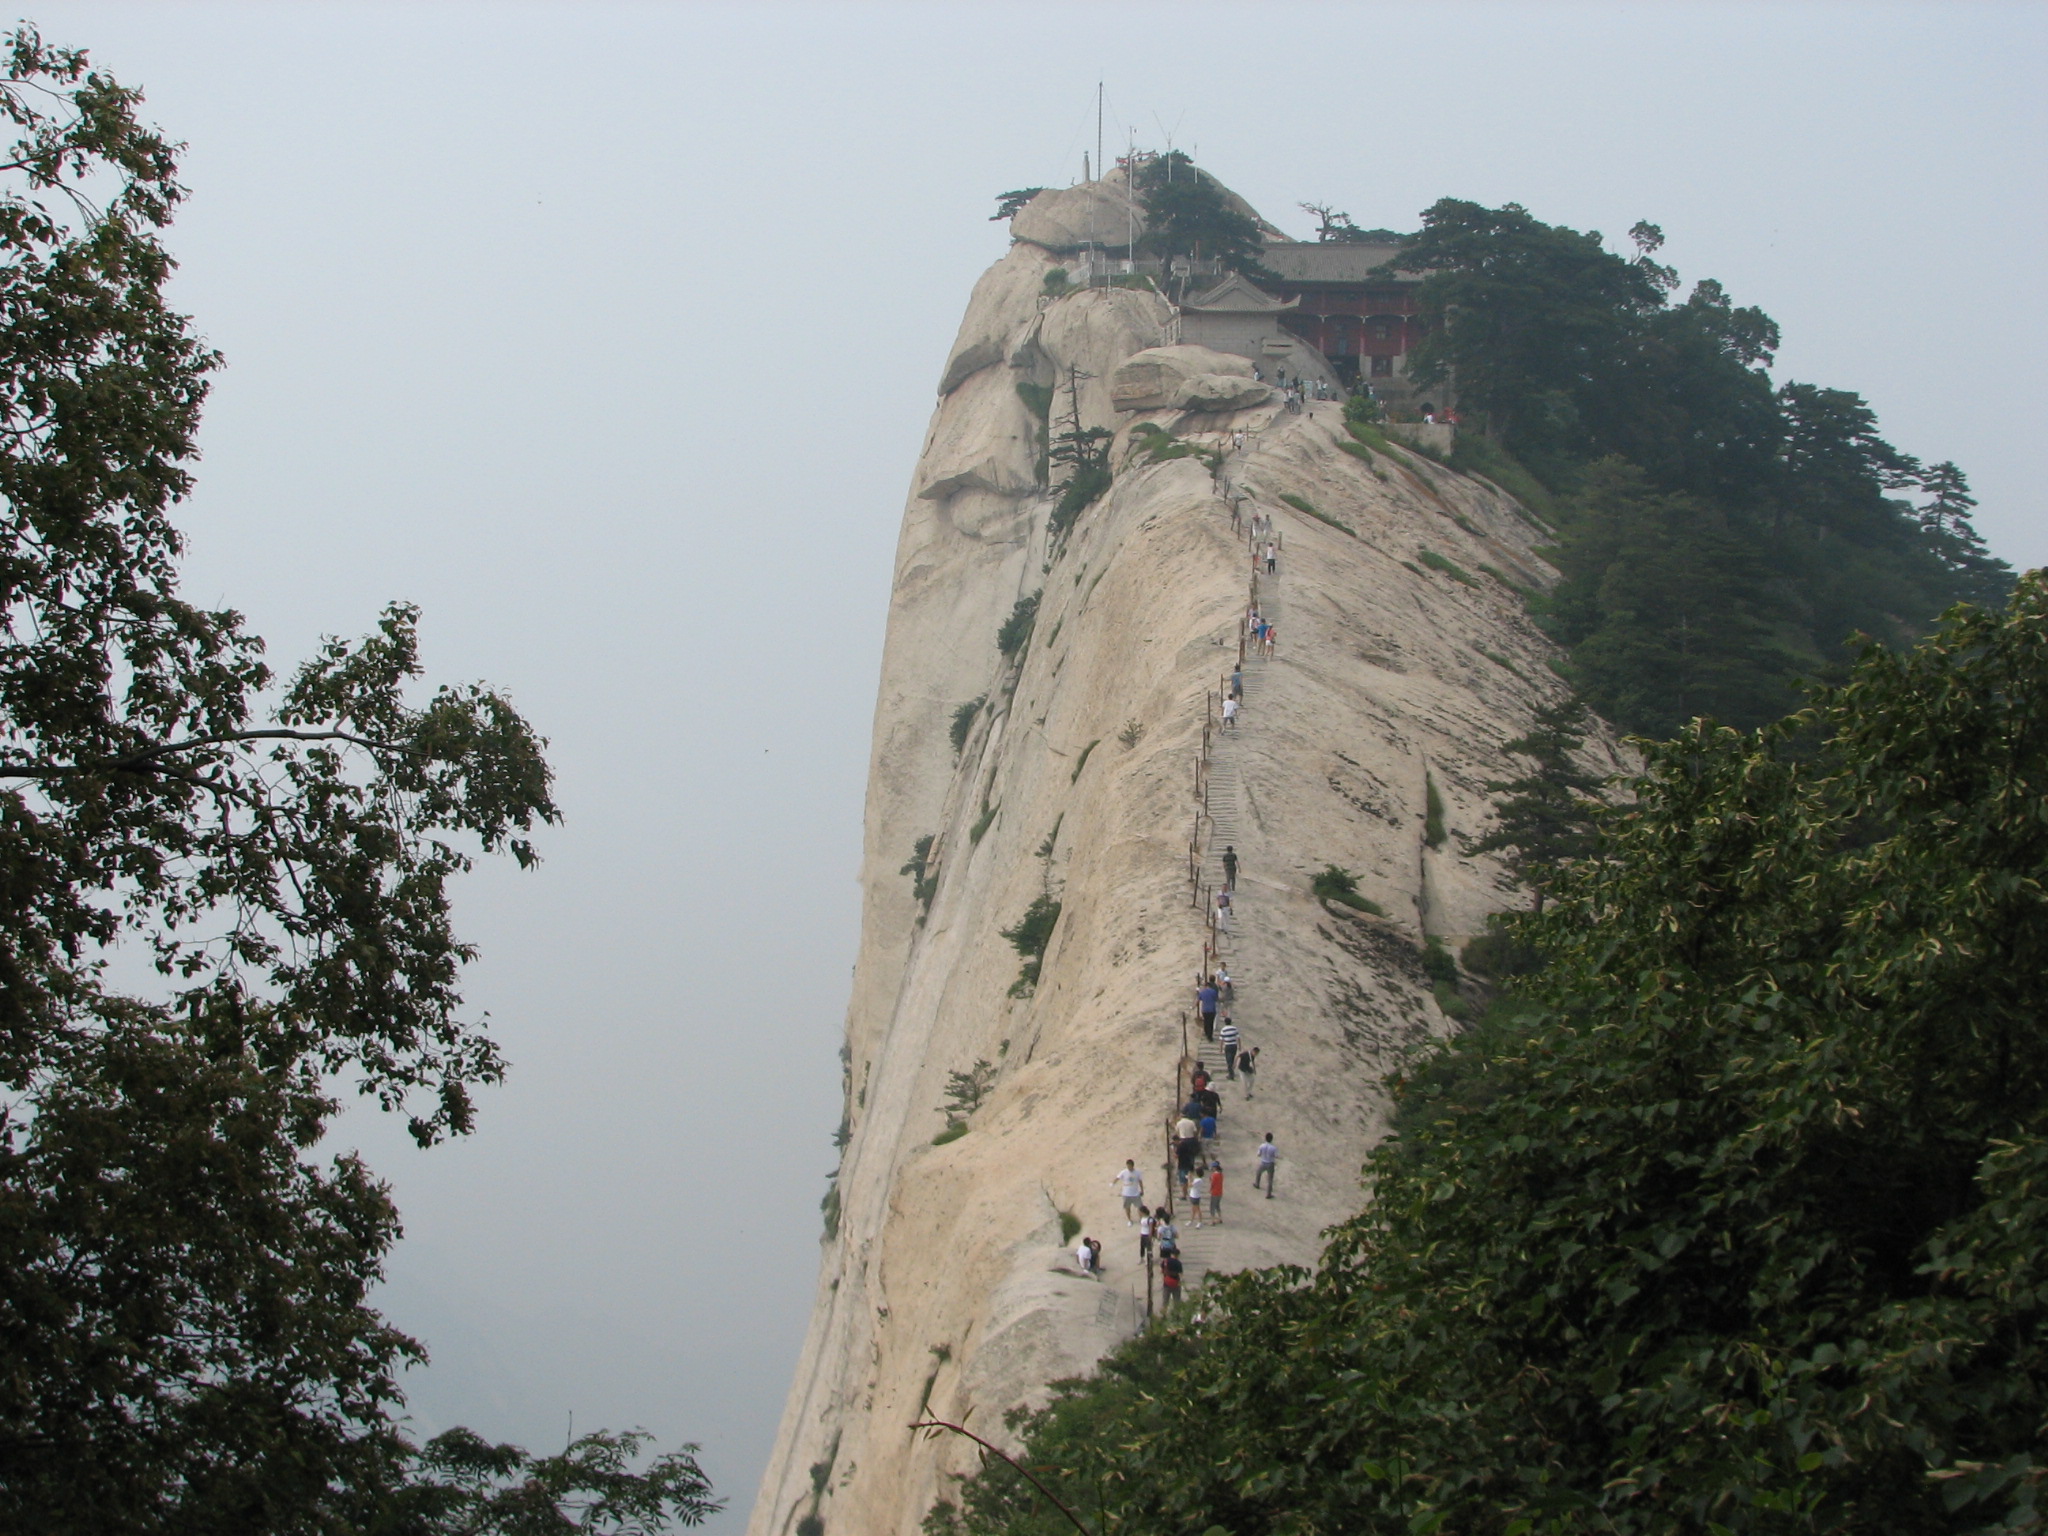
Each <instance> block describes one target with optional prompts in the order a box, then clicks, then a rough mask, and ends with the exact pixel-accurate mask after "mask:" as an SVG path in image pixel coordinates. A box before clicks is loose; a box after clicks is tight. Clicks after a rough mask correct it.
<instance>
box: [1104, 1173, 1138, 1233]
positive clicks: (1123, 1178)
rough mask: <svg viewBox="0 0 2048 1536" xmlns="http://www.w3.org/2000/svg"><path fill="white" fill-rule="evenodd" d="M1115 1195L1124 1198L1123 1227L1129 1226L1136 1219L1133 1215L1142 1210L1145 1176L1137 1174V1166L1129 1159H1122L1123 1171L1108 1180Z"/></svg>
mask: <svg viewBox="0 0 2048 1536" xmlns="http://www.w3.org/2000/svg"><path fill="white" fill-rule="evenodd" d="M1110 1183H1112V1184H1114V1185H1115V1186H1116V1188H1117V1193H1118V1194H1120V1195H1122V1196H1123V1197H1124V1225H1125V1226H1127V1227H1128V1226H1129V1225H1131V1223H1132V1222H1133V1221H1135V1220H1136V1219H1137V1218H1136V1217H1135V1215H1134V1214H1133V1213H1134V1212H1136V1211H1139V1210H1142V1209H1143V1208H1144V1207H1143V1206H1142V1205H1141V1204H1140V1202H1141V1201H1143V1200H1144V1198H1145V1176H1144V1175H1143V1174H1142V1173H1140V1172H1138V1165H1137V1163H1136V1162H1135V1161H1133V1160H1132V1159H1130V1158H1128V1157H1127V1158H1125V1159H1124V1166H1123V1171H1122V1172H1120V1173H1118V1174H1117V1176H1116V1177H1115V1178H1113V1179H1111V1180H1110Z"/></svg>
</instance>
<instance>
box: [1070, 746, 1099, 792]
mask: <svg viewBox="0 0 2048 1536" xmlns="http://www.w3.org/2000/svg"><path fill="white" fill-rule="evenodd" d="M1101 745H1102V738H1101V737H1100V736H1098V737H1096V738H1095V739H1094V740H1093V741H1091V742H1089V743H1088V745H1087V746H1085V747H1083V748H1082V749H1081V755H1080V756H1079V757H1077V758H1075V759H1074V771H1073V772H1072V773H1070V774H1068V775H1067V782H1068V783H1069V784H1072V783H1075V782H1077V781H1078V780H1079V779H1080V777H1081V770H1082V769H1083V768H1086V767H1087V766H1088V754H1089V753H1090V752H1093V751H1094V750H1095V749H1096V748H1097V747H1099V746H1101Z"/></svg>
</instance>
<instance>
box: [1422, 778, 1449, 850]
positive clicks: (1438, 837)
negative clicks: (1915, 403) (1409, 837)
mask: <svg viewBox="0 0 2048 1536" xmlns="http://www.w3.org/2000/svg"><path fill="white" fill-rule="evenodd" d="M1422 797H1423V798H1422V841H1423V842H1424V843H1425V844H1427V845H1428V846H1429V847H1431V848H1441V847H1443V845H1444V797H1443V796H1442V795H1440V794H1438V793H1437V790H1436V775H1435V774H1432V773H1425V774H1424V775H1423V776H1422Z"/></svg>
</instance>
